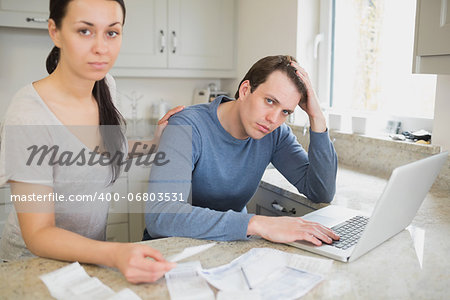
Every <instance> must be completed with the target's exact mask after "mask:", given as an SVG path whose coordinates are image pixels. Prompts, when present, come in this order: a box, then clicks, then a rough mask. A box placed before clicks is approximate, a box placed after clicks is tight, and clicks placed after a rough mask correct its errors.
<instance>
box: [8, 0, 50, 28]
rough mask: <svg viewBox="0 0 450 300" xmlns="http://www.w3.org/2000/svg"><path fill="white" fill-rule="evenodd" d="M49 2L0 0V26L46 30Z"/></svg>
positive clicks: (39, 0) (47, 0)
mask: <svg viewBox="0 0 450 300" xmlns="http://www.w3.org/2000/svg"><path fill="white" fill-rule="evenodd" d="M48 15H49V0H32V1H30V0H0V26H7V27H23V28H40V29H47V19H48Z"/></svg>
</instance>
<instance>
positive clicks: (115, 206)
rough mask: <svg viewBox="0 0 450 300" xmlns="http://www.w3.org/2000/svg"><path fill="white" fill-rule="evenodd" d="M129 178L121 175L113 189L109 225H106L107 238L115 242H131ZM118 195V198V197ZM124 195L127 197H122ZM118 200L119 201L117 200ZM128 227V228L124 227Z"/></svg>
mask: <svg viewBox="0 0 450 300" xmlns="http://www.w3.org/2000/svg"><path fill="white" fill-rule="evenodd" d="M127 193H128V178H127V177H126V176H123V175H122V176H121V177H119V178H118V179H117V180H116V182H115V183H114V184H113V186H112V189H111V198H110V199H108V200H110V206H109V214H108V225H107V227H106V240H107V241H114V242H129V240H130V238H129V233H128V226H129V222H128V221H129V220H128V201H127V199H126V195H127ZM116 197H117V198H116ZM122 197H125V198H124V199H122ZM115 200H118V201H115ZM124 228H126V230H125V229H124Z"/></svg>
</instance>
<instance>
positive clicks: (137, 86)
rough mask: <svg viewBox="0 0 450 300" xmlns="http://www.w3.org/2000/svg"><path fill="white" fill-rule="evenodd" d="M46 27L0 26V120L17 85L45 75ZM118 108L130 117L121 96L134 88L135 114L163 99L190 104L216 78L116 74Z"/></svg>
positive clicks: (145, 111)
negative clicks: (142, 76)
mask: <svg viewBox="0 0 450 300" xmlns="http://www.w3.org/2000/svg"><path fill="white" fill-rule="evenodd" d="M52 45H53V43H52V41H51V39H50V38H49V36H48V33H47V31H46V30H36V29H18V28H5V27H0V66H1V67H0V120H3V117H4V115H5V113H6V109H7V107H8V104H9V102H10V101H11V99H12V97H13V96H14V94H15V93H16V91H17V90H18V89H20V88H21V87H23V86H25V85H27V84H29V83H31V82H33V81H36V80H38V79H40V78H43V77H45V76H47V71H46V69H45V60H46V58H47V55H48V53H49V52H50V50H51V48H52ZM116 83H117V89H118V95H119V108H120V109H121V111H122V113H123V114H124V116H125V117H131V112H130V103H129V100H128V99H127V97H125V95H130V94H131V92H132V91H136V92H138V93H139V94H142V95H143V98H142V99H141V100H140V101H139V104H138V108H139V113H138V117H149V115H150V107H151V104H152V102H157V101H160V99H163V100H165V101H167V102H168V103H169V105H170V106H171V107H173V106H176V105H190V104H191V103H192V97H193V94H194V89H195V88H205V87H207V86H208V84H209V83H215V84H216V85H217V86H218V87H219V88H220V83H221V82H220V80H218V79H214V78H211V79H180V78H164V79H162V78H118V77H116Z"/></svg>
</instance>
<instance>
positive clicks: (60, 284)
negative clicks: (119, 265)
mask: <svg viewBox="0 0 450 300" xmlns="http://www.w3.org/2000/svg"><path fill="white" fill-rule="evenodd" d="M39 278H40V279H41V280H42V281H43V282H44V283H45V285H46V286H47V288H48V290H49V291H50V294H51V295H52V296H53V297H55V298H56V299H64V300H69V299H96V300H98V299H109V300H121V299H130V300H138V299H141V298H140V297H139V296H138V295H136V294H135V293H134V292H133V291H132V290H130V289H123V290H121V291H120V292H118V293H115V292H114V291H113V290H112V289H110V288H109V287H108V286H106V285H104V284H103V283H102V282H101V281H100V280H99V279H98V278H96V277H90V276H89V275H88V274H87V273H86V271H85V270H84V269H83V267H82V266H81V265H80V264H79V263H78V262H75V263H73V264H70V265H68V266H65V267H63V268H61V269H58V270H56V271H53V272H50V273H47V274H44V275H41V276H39Z"/></svg>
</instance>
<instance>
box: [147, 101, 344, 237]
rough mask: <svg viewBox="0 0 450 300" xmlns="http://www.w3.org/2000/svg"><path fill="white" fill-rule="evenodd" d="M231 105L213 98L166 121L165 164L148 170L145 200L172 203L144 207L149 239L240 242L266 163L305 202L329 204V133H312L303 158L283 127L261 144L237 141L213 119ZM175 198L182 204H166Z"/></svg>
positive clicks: (332, 177) (333, 162) (333, 165)
mask: <svg viewBox="0 0 450 300" xmlns="http://www.w3.org/2000/svg"><path fill="white" fill-rule="evenodd" d="M229 100H230V99H228V98H226V97H218V98H216V99H215V100H214V101H213V102H212V103H210V104H201V105H196V106H191V107H188V108H185V109H184V110H183V111H181V112H179V113H177V114H176V115H174V116H172V117H171V118H170V120H169V126H168V127H167V128H166V130H165V131H164V134H163V136H162V137H161V142H160V147H159V151H162V152H164V153H166V154H167V159H168V160H169V161H170V162H169V163H167V164H166V165H164V166H155V165H154V166H152V171H151V174H150V184H149V193H158V192H162V193H165V194H164V195H167V193H170V194H171V195H174V196H173V197H172V199H171V201H153V202H148V203H147V205H146V214H145V223H146V227H147V230H148V232H149V234H150V236H152V237H161V236H183V237H193V238H200V239H211V240H240V239H246V238H247V227H248V222H249V221H250V218H251V217H252V216H253V215H252V214H247V213H246V210H245V205H246V204H247V202H248V201H249V200H250V199H251V198H252V196H253V194H254V193H255V192H256V189H257V188H258V185H259V182H260V180H261V178H262V175H263V173H264V170H265V168H266V167H267V165H268V164H269V163H270V162H272V164H273V165H274V166H275V167H276V168H277V169H278V170H279V171H280V172H281V173H282V174H283V176H285V177H286V179H287V180H289V182H290V183H292V184H293V185H294V186H296V187H297V189H298V190H299V192H300V193H303V194H304V195H306V196H307V197H308V198H309V199H310V200H312V201H314V202H331V200H332V199H333V196H334V193H335V187H336V172H337V156H336V152H335V150H334V147H333V145H332V143H331V142H330V138H329V136H328V132H324V133H316V132H312V131H311V135H310V146H309V152H306V151H305V150H304V149H303V148H302V146H301V145H300V144H299V143H298V142H297V140H296V137H295V136H294V135H293V134H292V132H291V129H290V128H289V127H288V126H287V125H286V124H283V125H281V126H280V127H279V128H277V129H276V130H274V131H273V132H272V133H270V134H268V135H266V136H265V137H263V138H262V139H259V140H256V139H252V138H247V139H245V140H239V139H236V138H234V137H233V136H231V135H230V134H229V133H228V132H227V131H226V130H225V129H224V128H223V127H222V125H221V124H220V122H219V119H218V117H217V108H218V106H219V104H220V103H222V102H225V101H229ZM172 125H179V126H177V127H175V126H172ZM191 181H192V185H191ZM189 193H191V197H190V198H189V199H190V200H189V203H187V201H186V200H187V198H188V195H189ZM180 194H183V198H184V200H185V202H178V201H172V200H175V199H177V200H178V199H179V198H180V197H179V195H180ZM177 195H178V196H177Z"/></svg>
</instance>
